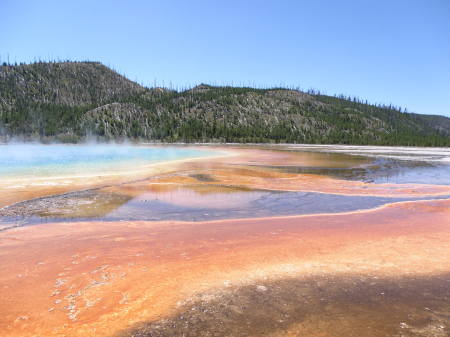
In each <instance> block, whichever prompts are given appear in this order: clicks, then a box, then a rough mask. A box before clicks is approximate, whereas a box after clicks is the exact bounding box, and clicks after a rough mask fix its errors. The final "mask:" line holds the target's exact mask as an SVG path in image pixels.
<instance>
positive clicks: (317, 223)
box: [0, 200, 450, 336]
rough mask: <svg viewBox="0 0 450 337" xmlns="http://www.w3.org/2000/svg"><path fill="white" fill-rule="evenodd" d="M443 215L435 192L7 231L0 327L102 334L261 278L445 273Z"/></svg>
mask: <svg viewBox="0 0 450 337" xmlns="http://www.w3.org/2000/svg"><path fill="white" fill-rule="evenodd" d="M449 223H450V200H439V201H428V202H409V203H402V204H395V205H389V206H386V207H382V208H380V209H377V210H371V211H364V212H354V213H348V214H337V215H314V216H311V215H310V216H297V217H279V218H264V219H245V220H224V221H210V222H200V223H188V222H153V223H152V222H127V221H123V222H113V223H111V222H105V223H103V222H85V223H59V224H48V225H41V226H36V227H27V228H19V229H13V230H10V231H6V232H3V233H0V297H1V298H2V301H1V303H0V312H1V313H2V314H1V316H0V335H1V336H33V335H42V336H59V335H64V334H65V335H68V336H89V335H92V334H95V335H96V336H107V335H111V334H114V333H116V332H118V331H120V330H123V329H126V328H129V327H133V326H134V324H136V323H138V322H145V321H157V320H160V319H163V318H169V317H174V316H173V315H176V313H177V312H178V310H180V308H179V307H177V303H178V302H183V301H184V300H186V299H188V298H192V297H193V296H194V297H195V296H196V294H202V293H215V291H220V290H221V289H223V288H224V287H226V286H232V287H235V286H236V287H237V288H236V289H238V288H239V287H241V286H250V285H253V286H255V285H259V284H260V282H263V280H264V279H266V281H264V282H269V283H270V282H277V280H282V279H286V277H290V278H298V277H312V279H314V278H316V277H319V278H318V280H319V281H320V277H325V278H326V277H332V276H333V275H334V276H336V277H341V279H343V280H345V278H346V275H357V277H366V278H368V277H369V276H370V277H373V276H375V277H382V278H385V279H389V278H392V277H412V276H413V277H414V278H417V277H425V278H427V277H433V276H437V275H444V274H447V273H449V271H450V260H449V259H448V252H449V251H450V228H449V225H448V224H449ZM336 280H338V279H336ZM280 282H281V281H280ZM349 282H350V281H349ZM263 285H264V284H263ZM261 289H262V288H260V290H261ZM425 297H426V296H425ZM432 298H434V297H430V300H431V299H432ZM436 306H438V303H436ZM348 310H349V312H350V313H352V312H353V310H356V309H354V308H353V307H351V306H350V305H349V308H348ZM402 310H403V309H402ZM405 310H406V307H405ZM402 317H403V316H402ZM311 319H312V320H313V321H314V322H315V320H314V318H311ZM318 319H319V318H316V320H318ZM317 322H320V320H318V321H317ZM405 323H406V324H409V323H407V322H405ZM433 324H434V323H433ZM311 326H313V325H311ZM289 327H290V329H291V328H292V329H296V327H295V324H294V325H292V326H291V325H290V326H289ZM330 327H331V326H330ZM418 328H420V326H418ZM323 329H325V327H324V328H323ZM292 331H295V330H292Z"/></svg>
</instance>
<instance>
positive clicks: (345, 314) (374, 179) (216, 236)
mask: <svg viewBox="0 0 450 337" xmlns="http://www.w3.org/2000/svg"><path fill="white" fill-rule="evenodd" d="M219 150H220V149H219ZM326 150H327V151H331V150H330V149H329V148H327V149H326ZM224 151H227V152H229V153H231V152H233V151H235V154H234V155H229V156H227V157H223V158H214V160H211V159H209V160H208V159H202V160H196V161H186V162H182V163H176V164H171V165H167V166H160V167H158V169H157V170H153V169H151V170H150V169H149V171H148V173H147V176H145V175H144V174H143V173H142V172H140V173H139V174H138V175H136V174H133V175H130V176H127V175H126V174H125V173H124V175H123V176H114V177H113V178H111V177H102V176H95V177H86V178H82V179H78V180H77V179H75V178H71V177H64V178H63V179H62V180H61V179H54V180H52V179H50V178H49V180H48V181H42V180H39V181H22V182H17V181H14V182H9V181H6V182H5V181H1V182H0V191H2V192H3V193H2V194H1V195H0V205H2V206H5V207H3V208H0V223H3V226H4V227H3V231H0V298H1V299H2V300H1V301H0V335H1V336H6V337H18V336H20V337H22V336H30V337H31V336H58V337H61V336H71V337H78V336H83V337H84V336H180V337H181V336H186V337H187V336H271V337H281V336H305V337H306V336H308V337H309V336H343V337H344V336H374V337H375V336H377V337H378V336H380V337H381V336H398V337H400V336H405V337H409V336H411V337H417V336H433V337H441V336H448V335H449V326H450V316H449V314H450V294H449V293H450V291H449V288H450V286H449V275H450V274H449V273H450V259H448V256H449V252H450V226H449V224H450V198H449V196H450V186H448V185H446V183H445V182H446V180H445V179H447V177H448V175H447V173H448V172H447V170H446V169H445V168H446V166H445V165H444V164H442V163H439V164H436V163H435V162H430V163H427V162H424V161H423V160H414V161H411V160H410V161H408V162H406V161H400V159H399V158H388V159H386V160H385V159H384V158H380V157H366V156H364V155H362V154H361V153H359V152H358V153H357V155H355V154H354V153H353V154H346V153H332V152H317V153H314V152H304V149H303V150H302V151H299V150H298V149H297V148H295V149H288V148H286V149H283V150H281V151H278V150H274V148H273V147H253V148H251V147H233V148H226V149H224ZM308 151H311V150H308ZM352 151H355V150H352ZM357 151H360V150H359V149H357ZM371 151H374V150H371ZM444 152H445V151H444ZM391 154H392V153H391ZM397 155H398V154H397ZM433 158H435V157H433ZM415 159H417V158H415ZM441 159H442V158H441ZM443 167H444V169H443V170H442V168H443ZM436 168H437V169H436ZM416 169H424V170H425V171H423V172H425V173H423V174H424V177H426V178H427V179H428V183H427V184H423V183H421V181H419V180H420V179H416V178H413V179H412V181H410V182H409V183H399V182H401V181H400V180H399V179H400V178H398V177H399V175H397V178H391V177H392V175H390V174H389V175H388V176H389V178H388V179H387V180H386V182H383V181H381V180H378V179H384V178H382V177H383V175H384V176H386V172H394V171H396V170H397V171H400V172H416V171H415V170H416ZM426 170H431V171H426ZM430 172H432V174H431V173H430ZM408 174H409V173H408ZM433 175H434V178H433ZM409 177H417V175H416V173H414V174H413V175H411V174H410V175H409ZM408 179H409V178H408ZM415 179H416V180H415ZM439 179H441V180H442V184H440V183H439V182H440V181H439ZM42 184H44V185H42ZM31 224H33V225H34V226H24V225H31ZM0 226H1V225H0ZM12 226H17V227H15V228H11V227H12ZM0 229H1V228H0Z"/></svg>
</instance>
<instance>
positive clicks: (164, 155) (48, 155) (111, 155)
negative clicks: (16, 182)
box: [0, 144, 213, 178]
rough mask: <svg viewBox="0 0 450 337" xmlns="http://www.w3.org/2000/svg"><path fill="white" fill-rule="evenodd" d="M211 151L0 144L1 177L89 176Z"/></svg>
mask: <svg viewBox="0 0 450 337" xmlns="http://www.w3.org/2000/svg"><path fill="white" fill-rule="evenodd" d="M211 155H213V152H212V151H208V150H202V149H191V148H187V147H174V146H137V145H106V144H105V145H61V144H53V145H42V144H14V145H2V146H0V176H1V177H2V178H16V177H18V178H23V177H30V178H32V177H46V176H52V177H54V176H74V175H76V176H84V175H87V176H90V175H103V174H108V173H117V172H121V171H123V170H127V171H132V170H139V169H143V168H145V167H146V166H148V165H150V164H155V163H160V162H166V161H173V160H180V159H187V158H198V157H206V156H211Z"/></svg>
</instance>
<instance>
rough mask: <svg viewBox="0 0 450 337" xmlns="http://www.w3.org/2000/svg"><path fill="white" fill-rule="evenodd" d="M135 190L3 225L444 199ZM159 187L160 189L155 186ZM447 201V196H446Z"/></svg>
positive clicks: (20, 207) (56, 205)
mask: <svg viewBox="0 0 450 337" xmlns="http://www.w3.org/2000/svg"><path fill="white" fill-rule="evenodd" d="M150 186H151V188H149V189H144V188H142V189H141V190H138V191H134V195H133V196H132V195H130V194H125V193H120V188H119V191H116V192H111V191H108V188H106V189H103V190H101V189H100V190H89V191H83V192H74V193H67V194H64V195H59V196H52V197H44V198H38V199H33V200H29V201H24V202H21V203H18V204H15V205H12V206H10V207H7V208H4V209H2V210H0V216H2V217H3V221H2V222H3V223H5V222H7V223H12V222H13V223H19V222H22V224H33V223H42V222H54V221H60V220H62V219H64V220H65V221H67V220H73V221H75V220H87V219H98V220H105V221H120V220H143V221H158V220H182V221H205V220H218V219H231V218H255V217H271V216H288V215H300V214H319V213H340V212H349V211H356V210H362V209H370V208H375V207H379V206H382V205H384V204H387V203H392V202H397V201H407V200H429V199H439V198H445V196H443V197H439V198H438V197H428V198H427V197H422V198H391V197H375V196H347V195H337V194H326V193H314V192H285V191H271V190H252V189H245V188H234V187H225V186H218V185H212V186H209V185H191V186H183V187H177V186H173V185H172V186H170V185H160V186H161V187H163V188H154V187H155V185H150ZM156 186H158V185H156ZM446 197H447V198H448V196H446Z"/></svg>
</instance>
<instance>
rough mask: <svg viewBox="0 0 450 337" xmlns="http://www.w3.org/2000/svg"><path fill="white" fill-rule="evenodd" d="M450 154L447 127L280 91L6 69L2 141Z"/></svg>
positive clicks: (355, 103)
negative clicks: (438, 150)
mask: <svg viewBox="0 0 450 337" xmlns="http://www.w3.org/2000/svg"><path fill="white" fill-rule="evenodd" d="M12 137H19V138H22V139H25V140H44V141H52V140H57V141H65V142H77V141H82V140H83V139H85V138H86V137H96V138H98V139H99V140H112V139H116V140H120V139H125V138H127V139H136V140H150V141H164V142H194V141H195V142H251V143H257V142H258V143H261V142H281V143H328V144H331V143H341V144H381V145H424V146H450V118H446V117H443V116H430V115H419V114H412V113H405V112H402V111H401V109H399V108H394V107H391V106H377V105H370V104H367V103H364V102H361V101H359V100H357V99H353V98H346V97H332V96H325V95H321V94H319V93H314V92H313V93H304V92H301V91H296V90H289V89H283V88H273V89H254V88H244V87H214V86H209V85H199V86H197V87H195V88H193V89H190V90H186V91H181V92H177V91H174V90H168V89H161V88H151V89H149V88H144V87H142V86H140V85H139V84H137V83H135V82H132V81H130V80H128V79H127V78H125V77H123V76H122V75H120V74H118V73H116V72H115V71H113V70H111V69H109V68H108V67H105V66H104V65H102V64H100V63H96V62H58V63H57V62H54V63H52V62H50V63H46V62H39V63H34V64H26V65H25V64H24V65H8V64H3V65H2V66H0V140H8V139H11V138H12Z"/></svg>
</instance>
